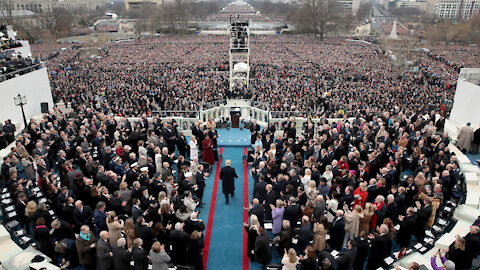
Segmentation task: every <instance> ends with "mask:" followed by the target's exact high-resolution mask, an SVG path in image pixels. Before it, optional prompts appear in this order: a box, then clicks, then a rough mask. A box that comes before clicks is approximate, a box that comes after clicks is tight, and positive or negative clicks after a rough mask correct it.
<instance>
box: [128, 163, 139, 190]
mask: <svg viewBox="0 0 480 270" xmlns="http://www.w3.org/2000/svg"><path fill="white" fill-rule="evenodd" d="M138 173H139V171H138V163H137V162H135V163H133V164H132V165H130V170H129V171H128V172H127V173H126V176H125V181H126V182H127V184H128V185H129V186H131V185H132V184H133V182H135V181H136V180H137V179H138V176H139V175H138Z"/></svg>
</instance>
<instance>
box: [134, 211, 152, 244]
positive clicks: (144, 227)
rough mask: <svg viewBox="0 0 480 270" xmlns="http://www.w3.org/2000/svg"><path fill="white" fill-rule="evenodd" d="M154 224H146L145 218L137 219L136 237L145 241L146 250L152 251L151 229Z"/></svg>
mask: <svg viewBox="0 0 480 270" xmlns="http://www.w3.org/2000/svg"><path fill="white" fill-rule="evenodd" d="M152 224H153V223H152V222H150V223H148V224H146V223H145V219H144V218H143V217H139V218H137V224H136V225H135V236H136V237H138V238H141V239H143V240H144V241H142V245H143V247H144V248H145V250H150V248H151V247H152V245H153V230H152V228H151V226H152Z"/></svg>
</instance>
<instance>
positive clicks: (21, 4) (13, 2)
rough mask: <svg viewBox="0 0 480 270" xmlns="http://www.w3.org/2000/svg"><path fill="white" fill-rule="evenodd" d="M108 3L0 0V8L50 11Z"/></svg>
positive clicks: (98, 0) (105, 0)
mask: <svg viewBox="0 0 480 270" xmlns="http://www.w3.org/2000/svg"><path fill="white" fill-rule="evenodd" d="M108 3H110V1H109V0H62V1H59V0H1V1H0V10H29V11H32V12H35V13H46V12H51V11H52V10H54V9H56V8H62V9H66V10H70V11H71V10H76V9H83V10H95V9H97V8H100V7H104V6H105V5H106V4H108Z"/></svg>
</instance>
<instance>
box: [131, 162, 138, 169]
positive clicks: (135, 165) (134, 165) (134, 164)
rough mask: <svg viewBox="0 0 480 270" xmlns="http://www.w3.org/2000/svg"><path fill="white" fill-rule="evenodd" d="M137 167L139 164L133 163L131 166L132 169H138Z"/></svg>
mask: <svg viewBox="0 0 480 270" xmlns="http://www.w3.org/2000/svg"><path fill="white" fill-rule="evenodd" d="M137 166H138V162H135V163H133V164H132V165H130V167H131V168H133V167H137Z"/></svg>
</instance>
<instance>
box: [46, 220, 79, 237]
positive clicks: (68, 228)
mask: <svg viewBox="0 0 480 270" xmlns="http://www.w3.org/2000/svg"><path fill="white" fill-rule="evenodd" d="M51 225H52V229H53V233H52V237H54V238H55V241H57V242H60V241H61V240H63V239H75V233H74V232H73V227H72V225H71V224H69V223H68V222H66V221H63V220H58V219H56V220H54V221H52V224H51Z"/></svg>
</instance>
